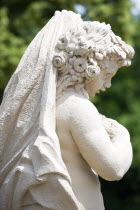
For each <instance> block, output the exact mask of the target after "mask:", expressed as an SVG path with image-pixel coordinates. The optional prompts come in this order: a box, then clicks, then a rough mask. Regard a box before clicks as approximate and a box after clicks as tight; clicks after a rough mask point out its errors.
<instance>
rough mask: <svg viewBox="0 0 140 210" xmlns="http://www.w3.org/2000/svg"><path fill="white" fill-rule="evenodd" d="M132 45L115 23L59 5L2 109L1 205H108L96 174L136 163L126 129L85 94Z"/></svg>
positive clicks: (108, 175)
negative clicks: (86, 18) (118, 32)
mask: <svg viewBox="0 0 140 210" xmlns="http://www.w3.org/2000/svg"><path fill="white" fill-rule="evenodd" d="M133 55H134V50H133V48H132V47H131V46H129V45H127V44H126V43H125V42H124V41H122V39H121V38H120V37H118V36H116V35H115V34H114V33H113V32H112V30H111V27H110V25H106V24H105V23H99V22H84V21H83V20H82V19H81V17H80V15H78V14H75V13H73V12H70V11H62V12H59V11H57V12H56V13H55V15H54V17H52V19H51V20H50V21H49V22H48V23H47V25H46V26H45V27H44V28H43V29H42V30H41V31H40V32H39V33H38V34H37V36H36V37H35V38H34V40H33V41H32V42H31V44H30V45H29V47H28V48H27V50H26V52H25V54H24V55H23V57H22V59H21V61H20V63H19V65H18V67H17V69H16V71H15V73H14V74H13V76H12V78H11V80H10V82H9V83H8V85H7V87H6V90H5V93H4V98H3V102H2V104H1V107H0V160H1V162H0V168H1V171H0V209H1V210H20V209H24V210H29V209H30V210H31V209H32V210H39V209H55V210H65V209H67V210H76V209H79V210H82V209H86V210H93V209H94V210H103V209H104V204H103V198H102V194H101V191H100V183H99V180H98V175H99V176H101V177H102V178H104V179H106V180H109V181H114V180H119V179H121V178H122V177H123V175H124V174H125V173H126V172H127V170H128V169H129V167H130V165H131V161H132V148H131V143H130V137H129V133H128V131H127V130H126V128H124V127H123V126H122V125H120V124H119V123H118V122H116V121H115V120H112V119H108V118H106V117H105V116H103V115H101V114H100V113H99V112H98V110H97V109H96V107H95V106H94V105H93V104H92V103H91V102H90V101H89V100H88V99H89V97H90V96H95V94H96V93H99V92H100V91H101V90H102V91H105V90H106V88H109V87H111V79H112V77H113V76H114V75H115V74H116V72H117V70H118V68H120V67H122V66H129V65H130V64H131V58H132V57H133Z"/></svg>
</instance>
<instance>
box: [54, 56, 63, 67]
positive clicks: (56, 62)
mask: <svg viewBox="0 0 140 210" xmlns="http://www.w3.org/2000/svg"><path fill="white" fill-rule="evenodd" d="M65 64H66V57H65V56H64V55H56V56H54V58H53V65H54V66H55V67H57V68H62V67H63V66H64V65H65Z"/></svg>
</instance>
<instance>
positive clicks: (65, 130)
mask: <svg viewBox="0 0 140 210" xmlns="http://www.w3.org/2000/svg"><path fill="white" fill-rule="evenodd" d="M67 96H68V93H66V96H65V95H64V96H62V97H61V98H60V100H58V106H57V113H56V115H57V135H58V138H59V141H60V147H61V153H62V158H63V161H64V163H65V165H66V167H67V170H68V173H69V175H70V177H71V181H72V189H73V191H74V193H75V196H76V198H77V199H78V201H79V202H80V203H81V204H82V205H83V209H87V210H93V209H96V210H103V209H104V205H103V198H102V194H101V191H100V183H99V180H98V176H97V174H96V173H95V172H94V171H92V169H91V168H90V166H89V165H88V163H87V162H86V161H85V160H84V158H83V156H82V154H81V153H80V151H79V150H78V147H77V145H76V143H75V141H74V138H73V137H72V134H71V130H70V123H69V122H70V107H71V106H72V105H73V103H74V96H73V97H72V99H71V97H67ZM75 97H76V96H75ZM79 108H80V104H79Z"/></svg>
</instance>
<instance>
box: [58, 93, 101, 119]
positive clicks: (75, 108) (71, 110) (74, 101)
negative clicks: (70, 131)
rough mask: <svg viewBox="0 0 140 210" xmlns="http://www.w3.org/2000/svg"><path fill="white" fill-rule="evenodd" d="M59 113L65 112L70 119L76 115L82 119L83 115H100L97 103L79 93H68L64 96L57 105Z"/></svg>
mask: <svg viewBox="0 0 140 210" xmlns="http://www.w3.org/2000/svg"><path fill="white" fill-rule="evenodd" d="M57 113H59V115H62V114H63V115H65V116H67V117H68V118H69V119H72V118H75V117H78V118H79V119H80V118H81V116H83V117H88V116H91V115H94V116H97V115H99V112H98V110H97V109H96V107H95V105H94V104H92V103H91V102H90V101H89V100H88V99H87V98H85V97H83V96H80V95H79V94H66V95H65V96H64V97H62V99H60V101H59V102H58V105H57ZM83 117H82V118H83Z"/></svg>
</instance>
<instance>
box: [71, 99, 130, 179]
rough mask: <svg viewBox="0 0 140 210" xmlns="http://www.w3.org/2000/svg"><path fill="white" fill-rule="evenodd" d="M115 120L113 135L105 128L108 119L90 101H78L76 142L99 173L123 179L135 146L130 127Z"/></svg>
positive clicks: (74, 112)
mask: <svg viewBox="0 0 140 210" xmlns="http://www.w3.org/2000/svg"><path fill="white" fill-rule="evenodd" d="M113 122H114V124H115V129H114V131H113V132H114V133H113V136H112V137H110V134H109V132H107V129H105V126H104V124H105V122H103V121H102V118H101V116H100V114H99V112H98V111H97V109H96V108H95V106H93V105H92V104H91V103H90V102H88V101H87V102H86V100H85V101H82V102H81V103H80V104H79V105H78V103H75V106H74V108H73V109H72V113H71V120H70V127H71V133H72V136H73V138H74V141H75V143H76V144H77V146H78V149H79V151H80V152H81V154H82V156H83V157H84V159H85V160H86V161H87V162H88V164H89V165H90V167H91V168H92V169H94V170H95V171H96V172H97V174H98V175H100V176H101V177H102V178H104V179H106V180H110V181H113V180H119V179H121V178H122V177H123V175H124V174H125V173H126V172H127V170H128V169H129V167H130V165H131V162H132V147H131V143H130V136H129V133H128V131H127V129H126V128H124V127H123V126H122V125H120V124H119V123H117V122H116V121H113V120H112V124H113Z"/></svg>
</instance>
